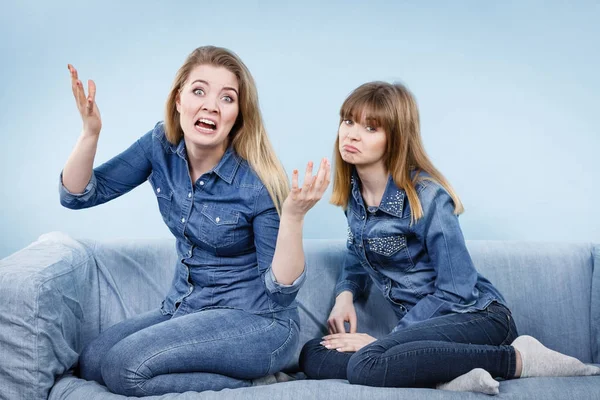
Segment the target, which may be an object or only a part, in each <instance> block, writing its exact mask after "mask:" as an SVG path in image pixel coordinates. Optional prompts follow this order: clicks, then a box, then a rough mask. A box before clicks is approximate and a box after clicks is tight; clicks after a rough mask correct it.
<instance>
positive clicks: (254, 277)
mask: <svg viewBox="0 0 600 400" xmlns="http://www.w3.org/2000/svg"><path fill="white" fill-rule="evenodd" d="M186 154H187V153H186V149H185V143H184V141H183V139H182V140H181V141H180V142H179V144H178V145H172V144H170V143H169V142H168V141H167V138H166V136H165V131H164V125H163V123H161V122H159V123H158V124H157V125H156V126H155V127H154V129H153V130H152V131H150V132H148V133H147V134H146V135H144V136H142V137H141V138H140V139H139V140H137V142H135V143H134V144H133V145H132V146H131V147H129V148H128V149H127V150H125V151H124V152H123V153H121V154H120V155H118V156H116V157H114V158H113V159H111V160H109V161H108V162H106V163H104V164H103V165H101V166H99V167H97V168H95V169H94V171H93V174H92V177H91V179H90V182H89V184H88V185H87V187H86V188H85V191H84V192H83V193H82V194H72V193H69V192H68V190H67V189H66V188H65V187H64V186H63V185H62V176H61V183H60V185H59V191H60V202H61V204H62V205H63V206H65V207H68V208H72V209H79V208H86V207H92V206H95V205H98V204H102V203H105V202H107V201H109V200H112V199H115V198H117V197H119V196H120V195H122V194H124V193H127V192H128V191H130V190H131V189H133V188H135V187H136V186H138V185H140V184H142V183H143V182H145V181H146V180H148V181H149V182H150V185H151V186H152V190H153V192H154V195H155V196H156V200H157V201H158V207H159V209H160V213H161V215H162V217H163V220H164V222H165V223H166V224H167V226H168V227H169V229H170V230H171V232H172V233H173V235H175V238H176V239H177V253H178V255H179V260H178V263H177V265H176V270H175V276H174V279H173V283H172V285H171V289H170V290H169V292H168V294H167V296H166V299H165V300H164V301H163V304H162V311H163V313H166V314H173V313H174V312H175V310H176V309H177V312H178V313H180V312H191V311H196V310H201V309H206V308H210V307H226V308H236V309H242V310H246V311H248V312H251V313H255V314H265V313H272V312H277V311H283V310H286V309H295V307H296V302H295V297H296V294H297V292H298V289H299V288H300V286H301V284H302V282H303V281H304V279H305V273H304V272H303V273H302V275H300V277H298V279H296V281H295V282H293V283H292V284H291V285H283V284H279V283H278V282H276V280H275V277H274V275H273V272H272V270H271V261H272V259H273V254H274V252H275V243H276V240H277V233H278V230H279V215H278V214H277V210H276V209H275V205H274V204H273V201H272V200H271V197H270V196H269V193H268V191H267V189H266V188H265V186H264V185H263V184H262V182H261V181H260V179H259V178H258V176H257V175H256V173H255V172H254V171H253V170H252V169H251V168H250V166H249V165H248V163H247V162H246V161H245V160H243V159H242V158H241V157H240V156H239V155H237V154H236V153H235V151H234V150H233V149H232V148H231V147H229V148H228V149H227V150H226V152H225V154H224V155H223V157H222V158H221V160H220V162H219V163H218V165H217V166H216V167H214V168H213V169H212V170H211V171H209V172H207V173H205V174H203V175H202V176H201V177H200V178H199V179H198V180H197V181H196V182H195V183H194V182H192V180H191V178H190V175H189V168H188V161H187V155H186ZM296 314H297V313H296ZM296 319H297V315H296ZM296 322H298V321H296Z"/></svg>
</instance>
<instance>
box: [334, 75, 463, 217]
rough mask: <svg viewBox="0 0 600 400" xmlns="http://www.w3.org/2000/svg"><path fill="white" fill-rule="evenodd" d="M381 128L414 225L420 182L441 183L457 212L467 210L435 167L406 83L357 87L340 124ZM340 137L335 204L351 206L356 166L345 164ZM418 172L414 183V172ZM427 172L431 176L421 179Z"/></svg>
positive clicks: (387, 158)
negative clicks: (347, 121) (351, 122)
mask: <svg viewBox="0 0 600 400" xmlns="http://www.w3.org/2000/svg"><path fill="white" fill-rule="evenodd" d="M347 119H349V120H353V121H355V122H360V123H368V124H369V125H372V126H376V127H381V128H382V129H383V130H384V131H385V133H386V135H387V145H386V152H385V155H384V163H385V168H386V169H387V171H388V172H389V173H391V174H392V178H393V179H394V183H395V184H396V186H398V187H399V188H401V189H403V190H404V191H405V192H406V195H407V197H408V202H409V204H410V208H411V222H412V223H414V222H416V221H417V220H418V219H420V218H421V217H422V216H423V208H422V207H421V202H420V201H419V197H418V196H417V191H416V189H415V184H416V183H417V182H418V181H419V180H432V181H434V182H437V183H439V184H440V185H441V186H442V187H444V189H446V191H447V192H448V194H449V195H450V196H451V197H452V200H453V201H454V213H455V214H457V215H458V214H460V213H462V212H463V211H464V208H463V205H462V202H461V201H460V199H459V197H458V195H457V194H456V192H455V191H454V189H452V186H450V184H449V183H448V181H447V180H446V178H444V176H443V175H442V174H441V173H440V172H439V171H438V170H437V169H436V168H435V167H434V166H433V163H432V162H431V160H430V159H429V157H428V156H427V153H426V152H425V148H424V147H423V141H422V140H421V132H420V123H419V110H418V108H417V102H416V101H415V98H414V96H413V95H412V93H411V92H410V91H409V90H408V89H407V88H406V87H405V86H404V85H402V84H399V83H395V84H390V83H386V82H369V83H365V84H363V85H361V86H359V87H358V88H356V89H355V90H354V91H353V92H352V93H351V94H350V95H349V96H348V98H346V100H345V101H344V104H342V108H341V109H340V124H341V123H342V121H344V120H347ZM339 140H340V139H339V135H338V138H337V139H336V141H335V149H334V153H335V155H334V158H335V167H334V181H333V193H332V196H331V203H332V204H334V205H337V206H341V207H343V208H344V209H346V208H347V207H348V200H349V198H350V193H351V190H352V189H351V186H350V180H351V178H352V165H351V164H349V163H347V162H345V161H344V160H343V159H342V157H341V155H340V151H339V144H340V143H339ZM412 169H415V170H416V171H417V173H416V174H415V176H414V178H413V179H412V180H411V178H410V174H411V170H412ZM421 171H424V172H426V173H428V174H429V177H420V176H419V172H421Z"/></svg>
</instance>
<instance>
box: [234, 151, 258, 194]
mask: <svg viewBox="0 0 600 400" xmlns="http://www.w3.org/2000/svg"><path fill="white" fill-rule="evenodd" d="M236 157H238V158H239V166H238V170H237V173H236V175H235V183H236V186H237V187H239V188H240V189H241V188H246V189H253V190H254V191H256V192H260V191H261V190H262V189H263V188H264V187H265V185H264V184H263V182H262V181H261V180H260V178H259V177H258V174H257V173H256V171H254V169H252V167H251V166H250V164H249V163H248V161H246V160H245V159H243V158H242V157H240V156H239V155H237V154H236Z"/></svg>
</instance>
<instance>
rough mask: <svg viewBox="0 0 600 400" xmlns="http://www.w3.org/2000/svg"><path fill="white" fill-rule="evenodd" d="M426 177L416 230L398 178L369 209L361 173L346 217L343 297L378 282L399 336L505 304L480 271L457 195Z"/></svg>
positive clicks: (420, 191)
mask: <svg viewBox="0 0 600 400" xmlns="http://www.w3.org/2000/svg"><path fill="white" fill-rule="evenodd" d="M420 177H421V179H420V180H419V181H418V182H417V184H416V190H417V194H418V197H419V200H420V202H421V207H422V209H423V217H422V218H420V219H419V220H418V221H416V222H415V223H412V224H411V208H410V204H409V202H408V198H407V196H406V192H405V191H404V190H402V189H400V188H398V187H397V186H396V184H395V183H394V181H393V179H392V177H391V175H390V176H389V178H388V183H387V186H386V189H385V192H384V194H383V197H382V200H381V203H380V204H379V206H378V207H372V208H371V207H369V208H367V207H366V205H365V203H364V201H363V198H362V195H361V189H360V179H359V178H358V175H357V174H356V171H354V174H353V178H352V182H351V185H352V195H351V196H350V199H349V202H348V207H347V209H346V211H345V213H346V218H347V220H348V238H347V249H348V251H347V253H346V256H345V259H344V266H343V269H342V273H341V275H340V277H339V279H338V283H337V285H336V295H337V294H339V293H341V292H342V291H346V290H348V291H351V292H352V293H353V295H354V298H357V297H358V296H360V295H361V294H362V293H364V292H365V290H366V288H367V286H368V284H369V281H370V280H372V282H374V283H375V285H376V286H377V288H378V289H379V290H380V291H381V292H382V293H383V295H384V297H385V298H386V299H387V300H388V302H389V303H390V304H391V305H392V306H393V309H394V311H395V312H396V315H397V316H398V318H400V322H399V323H398V325H397V326H396V327H395V328H394V330H399V329H404V328H407V327H409V326H411V325H413V324H415V323H418V322H421V321H425V320H427V319H429V318H434V317H439V316H442V315H448V314H452V313H465V312H474V311H482V310H485V308H486V307H487V306H488V305H489V304H490V303H491V302H492V301H497V302H499V303H502V304H505V300H504V297H502V295H501V294H500V292H499V291H498V290H497V289H496V288H495V287H494V286H493V285H492V284H491V283H490V281H489V280H487V279H486V278H484V277H483V276H482V275H481V274H479V273H478V272H477V270H476V269H475V266H474V264H473V261H472V260H471V256H470V255H469V252H468V250H467V246H466V244H465V239H464V237H463V234H462V231H461V229H460V225H459V223H458V217H457V216H456V215H455V214H454V202H453V201H452V198H451V197H450V195H449V194H448V193H447V192H446V190H445V189H444V188H443V187H442V186H441V185H439V184H437V183H436V182H433V181H431V180H429V179H427V178H428V176H427V175H426V174H424V173H421V174H420ZM423 178H424V179H423ZM369 277H370V278H371V279H369Z"/></svg>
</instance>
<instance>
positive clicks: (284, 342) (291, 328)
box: [267, 319, 295, 375]
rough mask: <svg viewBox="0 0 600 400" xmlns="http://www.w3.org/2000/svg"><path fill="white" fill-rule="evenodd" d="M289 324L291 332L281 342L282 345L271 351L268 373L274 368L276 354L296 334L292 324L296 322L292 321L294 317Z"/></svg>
mask: <svg viewBox="0 0 600 400" xmlns="http://www.w3.org/2000/svg"><path fill="white" fill-rule="evenodd" d="M288 324H289V325H288V326H289V332H288V335H287V337H286V338H285V340H284V341H283V343H282V344H281V346H279V347H278V348H276V349H275V350H273V351H272V352H271V357H270V358H269V369H268V370H267V375H268V374H269V373H270V372H271V368H273V359H274V357H273V356H274V355H275V354H276V353H277V352H278V351H279V350H281V349H283V348H284V347H285V346H286V345H287V344H288V343H289V342H290V340H291V338H292V336H293V335H294V328H293V327H292V324H295V322H294V321H292V319H289V322H288Z"/></svg>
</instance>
